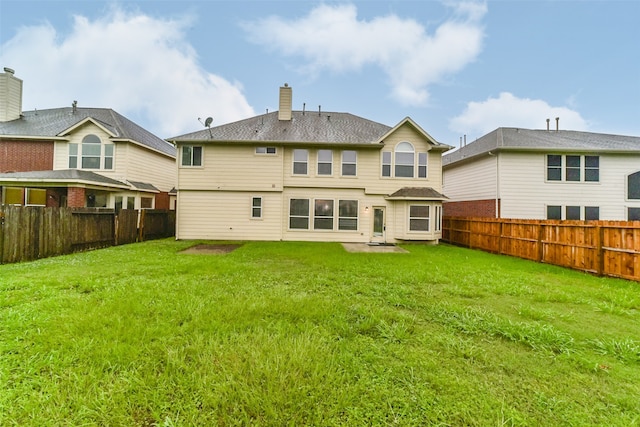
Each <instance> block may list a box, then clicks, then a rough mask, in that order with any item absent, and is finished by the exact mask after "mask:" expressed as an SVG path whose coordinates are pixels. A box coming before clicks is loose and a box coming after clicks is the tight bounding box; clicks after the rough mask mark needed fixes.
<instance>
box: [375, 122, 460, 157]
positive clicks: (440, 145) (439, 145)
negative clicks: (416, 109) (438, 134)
mask: <svg viewBox="0 0 640 427" xmlns="http://www.w3.org/2000/svg"><path fill="white" fill-rule="evenodd" d="M407 124H408V125H409V126H411V127H413V128H414V129H415V130H416V131H417V132H418V133H419V134H421V135H422V136H423V137H425V138H426V139H427V141H429V143H430V144H431V145H433V147H434V148H440V149H444V150H445V151H447V150H450V149H452V148H453V146H451V145H447V144H443V143H441V142H438V141H436V139H435V138H434V137H432V136H431V135H429V133H427V131H425V130H424V129H422V127H420V125H419V124H417V123H416V122H415V121H414V120H413V119H412V118H411V117H409V116H407V117H405V118H404V119H402V120H400V122H399V123H398V124H397V125H395V126H394V127H392V128H391V129H390V130H389V131H388V132H387V133H385V134H384V135H382V137H381V138H380V139H379V140H378V142H383V141H384V140H385V139H386V138H388V137H389V135H391V134H393V133H394V132H396V131H397V130H398V129H400V128H401V127H402V126H404V125H407Z"/></svg>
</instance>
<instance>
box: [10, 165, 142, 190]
mask: <svg viewBox="0 0 640 427" xmlns="http://www.w3.org/2000/svg"><path fill="white" fill-rule="evenodd" d="M3 181H4V182H9V181H31V182H34V181H52V182H79V181H83V182H88V183H94V184H98V185H108V186H116V187H120V188H123V189H128V188H130V187H129V185H128V184H126V183H124V182H122V181H118V180H116V179H112V178H109V177H106V176H103V175H100V174H97V173H95V172H91V171H86V170H81V169H64V170H48V171H29V172H8V173H0V182H3Z"/></svg>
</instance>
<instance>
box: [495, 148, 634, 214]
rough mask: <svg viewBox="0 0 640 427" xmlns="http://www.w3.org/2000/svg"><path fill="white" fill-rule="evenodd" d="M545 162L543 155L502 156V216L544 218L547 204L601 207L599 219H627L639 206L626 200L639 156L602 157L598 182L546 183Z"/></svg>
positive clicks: (506, 154)
mask: <svg viewBox="0 0 640 427" xmlns="http://www.w3.org/2000/svg"><path fill="white" fill-rule="evenodd" d="M585 154H588V155H593V153H585ZM545 159H546V154H543V153H540V154H538V153H520V154H519V153H503V154H501V162H500V165H501V167H500V190H501V199H502V202H501V203H502V217H504V218H537V219H543V218H546V207H547V205H559V206H563V207H565V206H581V207H584V206H598V207H599V208H600V219H602V220H626V218H627V207H629V206H632V207H640V201H628V200H627V198H626V196H627V185H626V184H627V176H628V175H629V174H631V173H633V172H637V171H638V170H640V156H637V155H629V154H625V155H616V154H603V155H600V181H599V182H549V181H546V161H545ZM563 210H564V209H563Z"/></svg>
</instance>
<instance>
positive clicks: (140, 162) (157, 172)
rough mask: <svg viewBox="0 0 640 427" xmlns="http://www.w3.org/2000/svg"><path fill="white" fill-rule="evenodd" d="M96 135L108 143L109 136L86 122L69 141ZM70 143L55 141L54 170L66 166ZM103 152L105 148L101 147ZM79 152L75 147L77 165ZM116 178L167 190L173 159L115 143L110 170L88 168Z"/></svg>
mask: <svg viewBox="0 0 640 427" xmlns="http://www.w3.org/2000/svg"><path fill="white" fill-rule="evenodd" d="M90 134H93V135H96V136H98V137H99V138H100V140H101V141H102V143H103V144H104V143H107V142H108V143H110V135H109V134H107V133H106V132H104V131H103V130H102V129H100V128H99V127H98V126H95V125H94V124H92V123H88V124H86V125H85V126H82V127H81V128H79V129H77V130H76V132H74V133H73V134H72V135H71V136H70V139H69V143H77V144H79V145H80V144H82V139H83V138H84V137H85V136H87V135H90ZM69 143H67V142H60V141H57V142H56V143H55V150H54V170H62V169H69ZM103 153H104V149H103ZM81 159H82V151H81V147H80V146H79V147H78V165H81V161H82V160H81ZM87 170H90V171H92V172H96V173H99V174H101V175H104V176H106V177H109V178H112V179H117V180H124V179H127V180H130V181H140V182H145V183H149V184H153V185H154V186H155V187H157V188H158V189H159V190H160V191H165V192H166V191H169V190H171V188H173V187H174V186H175V185H176V164H175V159H173V158H172V157H169V156H166V155H164V154H159V153H156V152H154V151H151V150H148V149H145V148H143V147H140V146H138V145H135V144H133V143H129V142H116V143H115V145H114V153H113V169H87Z"/></svg>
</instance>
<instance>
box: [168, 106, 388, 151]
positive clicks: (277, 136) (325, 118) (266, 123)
mask: <svg viewBox="0 0 640 427" xmlns="http://www.w3.org/2000/svg"><path fill="white" fill-rule="evenodd" d="M390 130H391V127H389V126H386V125H383V124H381V123H377V122H374V121H371V120H367V119H363V118H362V117H358V116H354V115H353V114H349V113H335V112H322V113H321V114H318V112H311V111H307V112H305V113H304V114H303V113H302V111H293V117H292V120H291V121H283V120H278V112H272V113H267V114H262V115H259V116H255V117H251V118H248V119H245V120H240V121H237V122H233V123H228V124H224V125H220V126H216V127H212V128H211V129H210V131H211V132H209V129H206V128H205V129H202V130H199V131H197V132H192V133H188V134H185V135H181V136H176V137H173V138H168V140H169V141H182V142H189V141H202V142H204V141H234V142H240V141H242V142H252V141H255V142H272V143H287V142H305V143H341V144H349V143H352V144H373V143H377V142H378V141H379V139H380V138H381V137H382V136H384V135H385V134H386V133H387V132H389V131H390Z"/></svg>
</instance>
